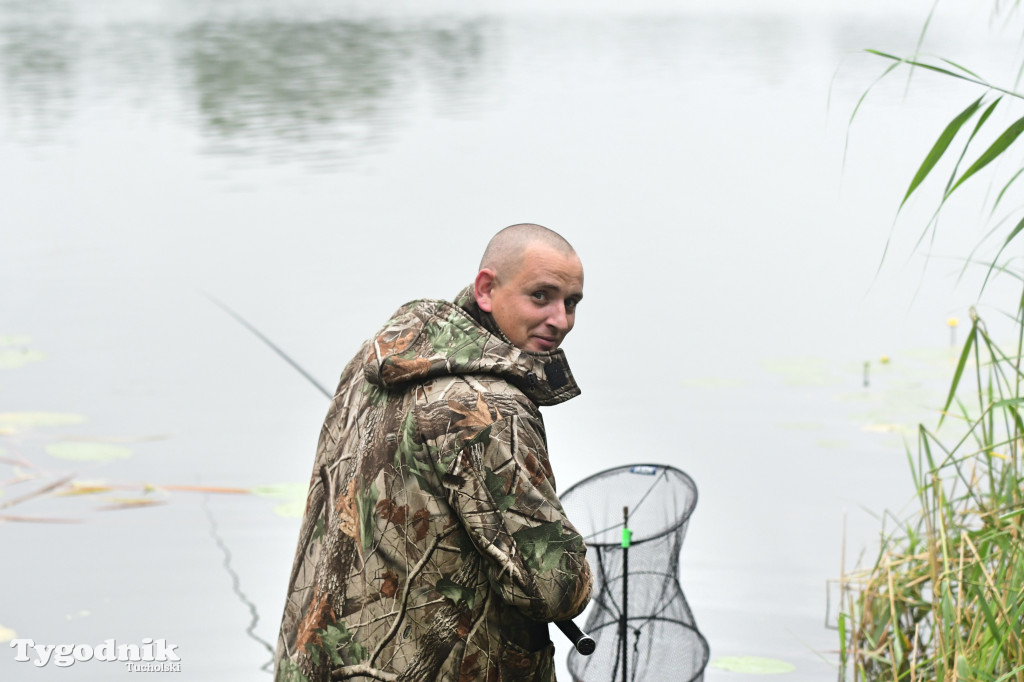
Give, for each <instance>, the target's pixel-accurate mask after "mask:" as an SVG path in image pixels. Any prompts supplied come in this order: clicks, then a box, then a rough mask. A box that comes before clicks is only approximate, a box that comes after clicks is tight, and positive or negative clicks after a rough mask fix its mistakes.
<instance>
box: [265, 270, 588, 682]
mask: <svg viewBox="0 0 1024 682" xmlns="http://www.w3.org/2000/svg"><path fill="white" fill-rule="evenodd" d="M489 329H491V330H495V332H497V329H496V327H495V326H494V324H493V320H492V319H490V318H489V316H487V315H486V314H484V313H482V312H481V311H480V310H479V309H477V308H476V305H475V301H474V300H473V297H472V293H471V290H470V289H467V290H464V291H463V292H462V293H460V295H459V296H458V297H457V298H456V301H455V302H454V303H448V302H445V301H434V300H419V301H413V302H411V303H408V304H406V305H405V306H403V307H401V308H400V309H399V310H398V311H397V312H396V313H395V314H394V316H393V317H392V318H391V320H389V322H388V323H387V324H386V325H385V326H384V328H383V329H382V330H381V331H380V332H379V333H378V334H377V335H376V336H375V337H374V338H372V339H370V340H369V341H367V342H366V343H365V344H363V346H362V348H361V349H360V351H359V352H358V353H357V355H356V357H355V358H353V360H352V361H351V362H350V363H349V364H348V365H347V366H346V368H345V370H344V371H343V372H342V375H341V380H340V382H339V385H338V389H337V391H336V394H335V397H334V400H333V401H332V403H331V407H330V409H329V411H328V414H327V418H326V419H325V420H324V425H323V428H322V430H321V434H320V442H319V445H318V447H317V453H316V459H315V462H314V466H313V473H312V476H311V479H310V487H309V493H308V496H307V500H306V511H305V516H304V518H303V521H302V526H301V529H300V532H299V544H298V549H297V552H296V555H295V560H294V563H293V567H292V573H291V579H290V582H289V589H288V597H287V602H286V605H285V610H284V615H283V617H282V621H281V632H280V635H279V638H278V646H277V654H276V660H275V665H276V670H275V678H274V679H275V681H276V682H313V681H318V682H319V681H324V680H395V681H401V682H433V681H434V680H439V681H443V682H471V681H473V680H481V681H483V682H502V681H504V680H533V681H536V682H551V681H553V680H554V679H555V674H554V661H553V652H554V648H553V646H552V645H551V643H550V641H549V639H548V637H547V625H546V624H547V623H548V622H550V621H554V620H563V619H566V618H571V617H573V616H576V615H578V614H579V613H580V612H581V611H582V610H583V609H584V607H585V606H586V605H587V602H588V600H589V599H590V592H591V588H592V576H591V572H590V567H589V565H588V564H587V561H586V546H585V545H584V542H583V539H582V538H581V537H580V535H579V533H578V532H577V531H576V529H575V528H574V527H573V525H572V523H571V522H570V521H569V519H567V518H566V517H565V513H564V511H563V509H562V506H561V503H560V502H559V500H558V496H557V494H556V492H555V480H554V475H553V474H552V471H551V466H550V464H549V461H548V455H547V440H546V437H545V433H544V422H543V419H542V418H541V415H540V411H539V410H538V406H545V405H555V404H558V403H560V402H563V401H565V400H568V399H570V398H572V397H574V396H576V395H578V394H579V388H578V387H577V386H576V383H575V381H574V380H573V377H572V373H571V371H570V370H569V366H568V364H567V363H566V361H565V356H564V354H563V353H562V352H561V351H559V350H556V351H551V352H548V353H530V352H526V351H522V350H520V349H518V348H516V347H514V346H513V345H511V344H510V343H508V341H507V339H505V338H504V337H503V336H502V335H501V334H500V332H497V333H492V332H491V331H489Z"/></svg>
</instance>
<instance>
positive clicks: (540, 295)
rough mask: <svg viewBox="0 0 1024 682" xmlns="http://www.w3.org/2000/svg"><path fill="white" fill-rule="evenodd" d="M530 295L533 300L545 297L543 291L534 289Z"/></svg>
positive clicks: (541, 299) (540, 299)
mask: <svg viewBox="0 0 1024 682" xmlns="http://www.w3.org/2000/svg"><path fill="white" fill-rule="evenodd" d="M532 296H533V300H535V301H543V300H544V299H545V298H547V297H546V296H545V294H544V292H543V291H535V292H533V294H532Z"/></svg>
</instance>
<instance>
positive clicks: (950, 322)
mask: <svg viewBox="0 0 1024 682" xmlns="http://www.w3.org/2000/svg"><path fill="white" fill-rule="evenodd" d="M946 324H948V325H949V326H950V327H956V326H957V325H958V324H960V320H958V319H956V318H955V317H951V318H949V319H948V320H946Z"/></svg>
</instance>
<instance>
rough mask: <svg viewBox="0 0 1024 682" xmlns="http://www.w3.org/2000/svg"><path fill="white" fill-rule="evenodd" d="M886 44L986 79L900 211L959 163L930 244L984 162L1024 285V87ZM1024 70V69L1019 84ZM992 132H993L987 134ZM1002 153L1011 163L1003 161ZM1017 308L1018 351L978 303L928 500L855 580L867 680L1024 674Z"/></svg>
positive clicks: (917, 474)
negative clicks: (1004, 119) (998, 117)
mask: <svg viewBox="0 0 1024 682" xmlns="http://www.w3.org/2000/svg"><path fill="white" fill-rule="evenodd" d="M1016 5H1017V3H1015V2H1014V3H1010V4H1009V5H1008V7H1010V8H1011V9H1013V8H1016ZM996 9H997V10H998V9H999V7H998V5H997V7H996ZM930 19H931V16H929V21H930ZM872 52H873V53H874V54H875V55H877V56H879V57H881V58H883V59H885V60H887V61H889V63H890V64H889V69H888V70H887V71H886V73H889V72H891V71H892V70H894V69H895V68H897V67H900V66H905V67H909V68H913V69H919V70H923V71H924V72H926V73H929V74H939V75H940V76H942V77H944V78H949V79H955V80H958V81H967V82H969V83H972V84H974V85H975V86H977V87H978V88H979V89H980V91H981V92H980V95H979V93H975V97H976V99H973V100H972V101H971V102H970V103H969V104H967V106H966V108H962V109H960V108H959V107H958V113H956V115H955V116H954V117H953V118H952V119H951V120H950V122H949V123H948V124H947V125H946V126H945V128H944V129H943V130H942V131H941V133H940V134H939V137H938V138H937V140H936V141H935V143H934V145H933V146H932V148H931V149H930V150H929V152H928V153H927V155H926V156H925V158H924V160H923V161H922V163H921V164H920V167H919V168H918V171H917V173H916V174H915V176H914V177H913V179H912V180H911V182H910V184H909V186H908V188H907V191H906V194H905V196H904V197H903V202H902V203H901V204H900V208H902V207H903V205H904V204H905V203H906V201H907V200H908V199H909V198H910V197H911V195H913V194H914V192H915V191H916V190H917V189H918V188H919V187H920V186H921V185H922V183H923V182H925V181H926V180H927V179H928V178H929V177H930V176H931V175H933V171H935V169H936V168H937V167H938V166H939V162H940V161H941V160H943V159H944V158H947V157H952V158H953V159H955V160H954V161H953V165H952V171H951V172H949V174H948V175H947V176H946V178H945V182H944V189H943V190H942V192H941V195H940V197H941V198H940V199H939V201H938V205H937V207H936V208H935V212H934V214H933V217H932V219H931V220H930V221H929V223H928V224H927V226H926V228H925V230H924V231H923V233H922V235H921V240H923V239H924V237H925V236H926V235H927V234H928V233H929V232H931V233H932V236H933V237H934V230H935V226H936V224H937V218H938V216H939V214H940V213H941V211H942V209H943V207H944V206H945V205H946V203H947V202H948V201H949V200H950V199H951V197H953V195H954V194H955V193H957V191H958V189H959V188H960V187H961V186H962V185H963V184H964V183H965V182H966V181H968V180H971V178H973V177H975V176H976V175H978V174H980V173H981V172H982V171H983V170H984V171H985V172H986V173H990V182H991V183H992V187H993V188H994V189H995V190H996V191H994V192H991V193H990V194H989V196H990V197H991V196H994V197H995V199H994V200H993V201H991V204H990V205H989V206H987V207H986V208H987V209H989V210H987V211H985V213H986V214H987V215H988V216H989V220H990V221H991V222H992V223H993V224H994V226H993V227H992V228H991V229H990V231H989V232H988V236H989V237H991V236H993V235H999V236H1000V238H999V239H998V240H997V244H996V247H997V252H996V253H995V255H994V256H993V257H992V258H991V259H990V260H989V261H988V262H987V263H985V265H986V266H987V269H988V276H992V275H993V274H1003V275H1008V276H1012V277H1015V278H1017V279H1020V280H1022V281H1024V272H1022V270H1021V267H1020V264H1019V261H1016V260H1014V259H1004V254H1005V253H1006V250H1007V247H1008V246H1010V244H1011V243H1013V242H1014V241H1015V240H1017V239H1018V237H1019V236H1020V234H1021V232H1022V231H1024V217H1022V214H1024V205H1021V204H1018V205H1016V206H1013V197H1014V193H1017V196H1018V197H1019V192H1020V189H1021V187H1020V185H1019V184H1018V180H1019V179H1020V178H1021V176H1022V175H1024V164H1022V163H1021V162H1020V161H1019V159H1017V160H1011V159H1009V154H1008V153H1009V152H1010V150H1011V149H1014V150H1015V148H1016V144H1015V143H1016V142H1017V141H1018V138H1020V137H1021V135H1022V134H1024V116H1020V117H1019V118H1017V116H1018V115H1019V114H1020V113H1022V112H1021V111H1019V110H1024V95H1022V94H1020V92H1019V91H1018V90H1017V89H1016V84H1014V87H998V86H995V85H993V84H991V83H989V82H988V81H986V80H985V79H984V78H982V77H981V76H979V75H978V74H975V73H974V72H972V71H969V70H968V69H966V68H964V67H962V66H960V65H958V64H956V63H954V62H952V61H948V60H943V59H934V58H933V59H929V60H925V59H922V58H920V57H918V56H917V55H913V56H911V57H906V58H900V57H895V56H893V55H891V54H886V53H881V52H875V51H872ZM1022 73H1024V67H1022V69H1021V71H1020V72H1018V78H1017V81H1018V82H1019V81H1020V80H1021V74H1022ZM863 99H864V98H863V97H862V98H861V102H863ZM859 106H860V103H858V107H859ZM960 106H961V107H962V106H963V104H961V105H960ZM1014 109H1016V110H1018V111H1017V112H1016V113H1012V112H1013V110H1014ZM997 110H1008V111H1005V112H1004V113H1010V114H1011V115H1010V119H1012V122H1011V123H1009V125H1007V126H1006V127H1005V128H1004V127H1002V126H1000V127H999V128H998V129H997V130H995V131H992V130H991V128H992V127H993V126H994V125H995V123H994V121H995V118H993V116H992V115H993V113H994V112H996V111H997ZM985 138H987V139H988V140H989V141H988V142H987V143H982V142H981V140H982V139H985ZM958 140H960V142H959V143H957V142H958ZM997 159H1002V161H1003V162H1004V163H1001V164H996V165H992V162H993V161H995V160H997ZM997 167H998V170H997V171H995V172H993V169H994V168H997ZM972 182H976V180H975V181H972ZM1008 206H1009V208H1007V207H1008ZM1000 210H1001V211H1003V214H1002V215H1001V216H1000V215H997V211H1000ZM919 243H920V242H919ZM976 250H977V249H976ZM964 262H965V268H966V267H967V264H969V263H971V262H975V253H973V252H972V253H971V254H969V255H966V257H965V258H964ZM988 276H987V277H986V280H985V281H986V283H987V281H988V278H989V277H988ZM984 289H985V285H984V284H983V285H982V291H984ZM980 295H981V294H980V293H979V296H980ZM1008 303H1009V304H1010V305H1009V306H1005V305H1003V306H999V307H1002V308H1004V309H1005V308H1007V307H1009V308H1010V309H1011V311H1012V308H1013V307H1014V302H1013V301H1009V302H1008ZM1015 307H1016V312H1015V313H1014V312H1010V313H1009V314H1008V317H1010V318H1011V319H1012V320H1013V328H1014V330H1015V335H1016V338H1015V341H1014V342H1012V347H1011V348H1009V349H1007V348H1003V347H1000V346H999V345H997V343H996V342H995V340H994V339H993V338H992V336H991V335H990V333H989V331H988V328H987V327H986V325H985V323H984V322H983V321H982V320H981V319H979V318H978V316H977V314H976V313H975V312H974V310H972V311H971V318H972V325H971V330H970V333H969V334H968V335H967V339H966V341H965V343H964V346H963V349H962V351H961V353H960V356H959V362H958V363H957V366H956V370H955V372H954V375H953V378H952V381H951V383H950V389H949V392H948V395H947V398H946V402H945V405H944V407H943V411H942V418H941V419H940V420H939V424H938V426H937V427H936V428H935V430H931V429H929V428H927V427H925V426H924V425H921V426H920V427H919V428H918V431H917V438H916V442H915V443H910V444H908V446H907V460H908V462H909V465H910V468H911V470H912V473H913V480H914V485H915V488H916V497H917V501H918V505H917V509H916V510H915V512H914V513H913V514H911V515H910V517H909V518H904V519H896V518H894V517H892V516H887V517H886V518H887V521H888V519H892V520H893V522H894V524H895V525H894V528H892V529H891V530H889V531H888V532H883V536H882V542H881V546H880V548H879V552H878V554H877V556H876V557H875V560H874V563H873V565H871V566H870V567H869V568H866V569H860V570H857V571H855V572H853V573H850V574H847V575H844V576H843V580H842V583H843V595H844V605H843V609H842V613H841V614H840V616H839V639H840V679H841V680H845V679H847V678H848V677H849V676H851V675H852V678H853V680H854V681H861V680H863V681H865V682H866V681H874V680H901V681H903V680H908V681H914V682H916V681H926V680H927V681H931V680H942V681H944V682H945V681H952V680H971V681H975V680H977V681H993V682H1003V681H1008V680H1014V681H1016V682H1024V468H1022V449H1024V419H1022V415H1021V412H1022V410H1024V396H1022V393H1021V387H1022V384H1024V373H1022V367H1021V356H1022V351H1024V296H1022V297H1021V299H1020V300H1019V301H1018V302H1016V306H1015ZM944 423H946V424H947V426H946V428H945V429H944V430H943V432H942V437H941V438H940V437H939V435H938V432H939V430H940V427H942V426H943V424H944ZM951 432H952V433H951Z"/></svg>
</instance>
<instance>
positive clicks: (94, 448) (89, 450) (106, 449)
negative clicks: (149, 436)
mask: <svg viewBox="0 0 1024 682" xmlns="http://www.w3.org/2000/svg"><path fill="white" fill-rule="evenodd" d="M46 452H47V453H48V454H50V455H51V456H53V457H59V458H60V459H71V460H76V461H85V462H105V461H110V460H114V459H125V458H126V457H131V456H132V451H131V450H129V449H128V448H126V447H122V446H120V445H107V444H106V443H74V442H67V441H66V442H63V443H54V444H53V445H47V446H46Z"/></svg>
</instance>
